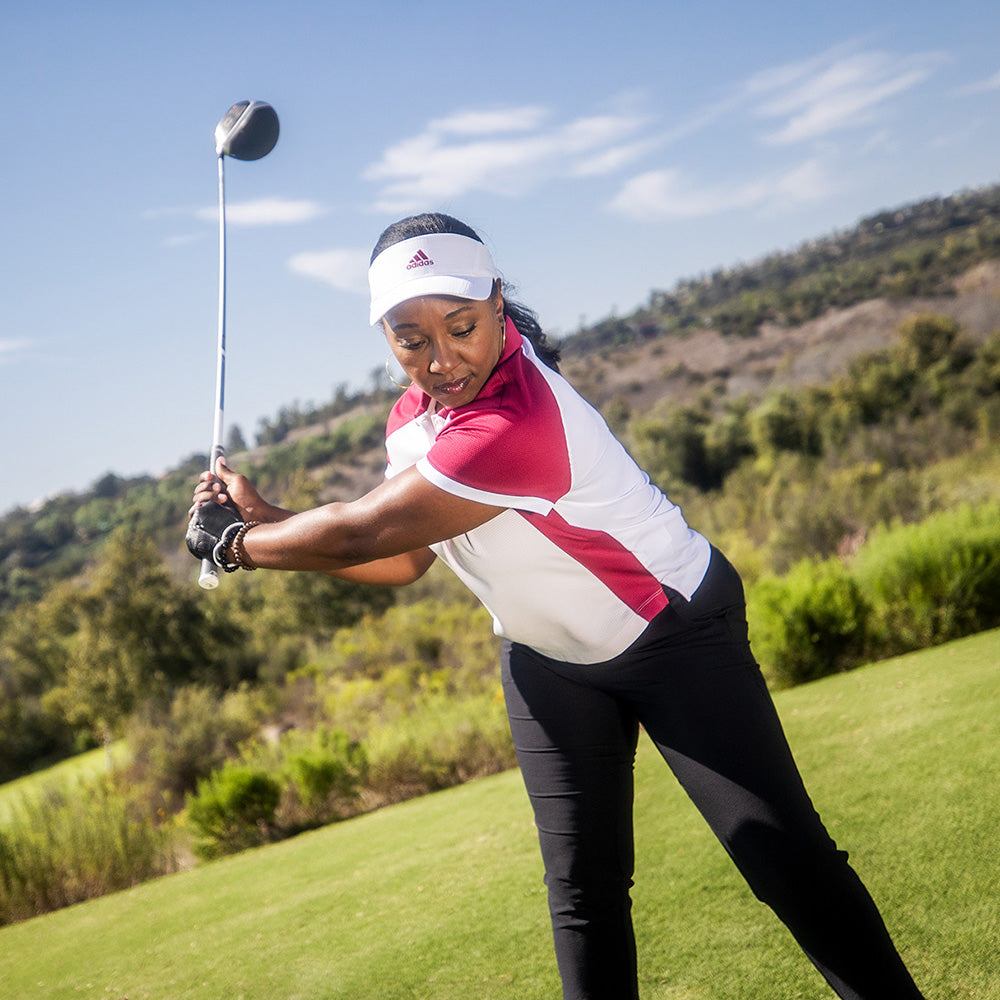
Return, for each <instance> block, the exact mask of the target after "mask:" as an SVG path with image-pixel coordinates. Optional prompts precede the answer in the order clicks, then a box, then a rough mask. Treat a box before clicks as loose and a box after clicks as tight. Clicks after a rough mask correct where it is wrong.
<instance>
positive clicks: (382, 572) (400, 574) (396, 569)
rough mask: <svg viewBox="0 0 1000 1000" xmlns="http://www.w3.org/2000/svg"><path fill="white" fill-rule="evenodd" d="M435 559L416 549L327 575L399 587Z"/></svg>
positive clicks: (412, 580)
mask: <svg viewBox="0 0 1000 1000" xmlns="http://www.w3.org/2000/svg"><path fill="white" fill-rule="evenodd" d="M254 530H255V531H256V529H254ZM436 558H437V556H435V555H434V553H433V552H432V551H431V550H430V549H427V548H424V549H417V550H415V551H414V552H404V553H403V554H402V555H398V556H389V557H388V558H386V559H373V560H372V561H371V562H366V563H359V564H358V565H357V566H348V567H347V568H346V569H334V570H329V571H328V573H327V575H328V576H335V577H336V578H337V579H338V580H349V581H350V582H351V583H371V584H377V585H380V586H383V587H401V586H403V585H405V584H407V583H413V582H414V581H416V580H419V579H420V578H421V577H422V576H423V575H424V573H426V572H427V570H429V569H430V567H431V563H433V562H434V560H435V559H436Z"/></svg>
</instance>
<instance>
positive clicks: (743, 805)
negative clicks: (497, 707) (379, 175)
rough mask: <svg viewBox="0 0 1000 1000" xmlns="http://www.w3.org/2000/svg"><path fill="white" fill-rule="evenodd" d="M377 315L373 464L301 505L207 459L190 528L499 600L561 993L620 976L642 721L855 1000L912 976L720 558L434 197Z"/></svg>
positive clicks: (266, 557) (324, 566) (266, 554)
mask: <svg viewBox="0 0 1000 1000" xmlns="http://www.w3.org/2000/svg"><path fill="white" fill-rule="evenodd" d="M369 281H370V286H371V296H372V299H371V322H372V324H373V325H381V326H382V329H383V331H384V333H385V336H386V338H387V340H388V344H389V348H390V350H391V352H392V354H393V356H394V358H395V360H396V361H397V362H398V364H399V365H400V366H401V367H402V368H403V370H404V371H405V372H406V374H407V375H408V376H409V378H410V379H411V380H412V383H411V385H410V386H409V387H408V388H407V389H406V391H405V392H404V394H403V396H402V397H401V399H400V400H399V401H398V402H397V404H396V405H395V407H394V408H393V410H392V413H391V415H390V417H389V421H388V427H387V436H386V449H387V454H388V466H387V472H386V479H385V481H384V483H382V484H381V485H380V486H378V487H377V488H376V489H374V490H373V491H372V492H371V493H369V494H368V495H367V496H364V497H362V498H361V499H360V500H355V501H353V502H350V503H333V504H328V505H326V506H323V507H319V508H317V509H315V510H310V511H306V512H304V513H300V514H293V513H291V512H290V511H286V510H282V509H280V508H276V507H273V506H272V505H270V504H268V503H266V502H265V501H263V500H262V499H261V497H260V496H259V495H258V494H257V492H256V491H255V490H254V489H253V488H252V486H251V485H250V484H249V483H248V482H247V480H246V479H245V478H244V477H243V476H240V475H237V474H236V473H234V472H233V471H232V470H230V469H229V468H227V467H226V465H225V464H224V463H222V462H221V461H220V463H219V466H218V468H217V470H216V473H217V478H214V477H212V475H211V474H210V473H205V474H203V476H202V479H201V481H200V483H199V485H198V487H197V489H196V492H195V496H194V506H193V507H192V521H191V526H190V527H189V530H188V543H189V547H190V548H191V551H192V553H193V554H194V555H195V556H196V557H197V558H203V557H206V556H211V557H213V558H214V559H215V561H216V563H217V564H218V565H221V566H223V567H225V568H226V569H228V570H235V569H237V568H240V567H242V568H244V569H255V568H258V567H259V568H267V569H286V570H319V571H322V572H326V573H330V574H333V575H335V576H339V577H342V578H345V579H349V580H353V581H362V582H369V583H378V584H401V583H408V582H411V581H413V580H415V579H417V578H418V577H420V576H421V575H422V574H423V573H424V572H426V570H427V568H428V567H429V566H430V564H431V563H432V561H433V560H434V559H435V557H440V558H442V559H444V560H445V562H446V563H447V564H448V565H449V566H450V567H451V568H452V569H453V570H454V571H455V572H456V573H457V574H458V575H459V576H460V577H461V579H462V580H464V581H465V582H466V583H467V584H468V586H469V587H470V588H471V589H472V590H473V591H474V592H475V593H476V595H477V596H478V597H479V598H480V599H481V600H482V602H483V604H484V605H485V606H486V607H487V608H488V609H489V611H490V612H491V613H492V615H493V618H494V623H495V629H496V632H497V634H498V635H500V636H501V637H502V673H503V686H504V693H505V697H506V702H507V711H508V715H509V718H510V724H511V731H512V733H513V736H514V742H515V746H516V748H517V754H518V760H519V762H520V765H521V771H522V773H523V776H524V781H525V784H526V786H527V790H528V793H529V796H530V798H531V801H532V805H533V808H534V812H535V820H536V825H537V828H538V833H539V840H540V844H541V850H542V856H543V859H544V863H545V871H546V875H545V881H546V884H547V886H548V893H549V908H550V912H551V918H552V927H553V933H554V938H555V947H556V955H557V960H558V964H559V970H560V974H561V977H562V982H563V996H564V998H566V1000H569V998H572V1000H582V998H600V1000H622V998H634V997H637V996H638V988H637V979H636V955H635V941H634V937H633V932H632V923H631V916H630V908H631V902H630V898H629V889H630V886H631V885H632V870H633V840H632V793H633V788H632V767H633V760H634V755H635V751H636V742H637V735H638V730H639V727H640V726H642V727H643V728H644V729H645V730H646V732H647V733H648V734H649V736H650V738H651V739H652V740H653V742H654V743H655V744H656V746H657V748H658V749H659V751H660V753H661V754H662V756H663V757H664V759H665V760H666V762H667V764H668V765H669V766H670V767H671V769H672V770H673V772H674V774H675V775H676V776H677V778H678V779H679V780H680V782H681V783H682V785H683V786H684V788H685V789H686V791H687V792H688V794H689V795H690V796H691V798H692V799H693V801H694V802H695V804H696V805H697V807H698V808H699V809H700V811H701V812H702V814H703V815H704V817H705V819H706V820H707V821H708V823H709V824H710V826H711V827H712V829H713V830H714V832H715V833H716V835H717V836H718V838H719V839H720V841H721V842H722V844H723V845H724V846H725V848H726V850H727V851H728V852H729V854H730V855H731V857H732V858H733V861H734V862H735V863H736V865H737V866H738V867H739V870H740V871H741V872H742V874H743V875H744V877H745V878H746V880H747V881H748V883H749V885H750V886H751V888H752V890H753V891H754V893H755V894H756V895H757V896H758V897H759V898H760V899H761V900H763V901H764V902H766V903H768V904H769V905H770V906H771V907H772V908H773V909H774V910H775V912H776V913H777V914H778V916H779V917H780V918H781V919H782V920H783V921H784V922H785V924H786V925H787V926H788V928H789V929H790V930H791V932H792V934H794V935H795V937H796V939H797V940H798V942H799V944H800V945H801V947H802V948H803V950H804V951H805V952H806V953H807V955H808V956H809V958H810V959H811V960H812V961H813V963H814V964H815V965H816V967H817V968H818V969H819V971H820V972H821V973H822V974H823V975H824V976H825V977H826V979H827V981H828V982H829V983H830V985H831V986H832V987H833V989H834V990H835V991H836V992H837V994H838V995H839V996H841V997H844V998H852V1000H910V998H919V997H920V996H921V994H920V993H919V991H918V990H917V988H916V986H915V985H914V983H913V980H912V979H911V978H910V976H909V974H908V972H907V971H906V969H905V967H904V966H903V963H902V961H901V959H900V958H899V956H898V954H897V952H896V950H895V948H894V946H893V944H892V942H891V940H890V938H889V935H888V932H887V931H886V928H885V926H884V924H883V922H882V919H881V917H880V916H879V913H878V911H877V909H876V907H875V904H874V903H873V901H872V899H871V897H870V896H869V894H868V892H867V891H866V889H865V888H864V886H863V885H862V884H861V882H860V880H859V879H858V877H857V876H856V875H855V873H854V871H853V870H852V869H851V867H850V866H849V865H848V863H847V855H846V853H844V852H841V851H838V850H837V848H836V845H835V844H834V843H833V841H832V840H831V839H830V837H829V836H828V834H827V832H826V830H825V829H824V827H823V825H822V823H821V821H820V819H819V817H818V815H817V814H816V812H815V810H814V808H813V806H812V804H811V802H810V800H809V797H808V795H807V793H806V791H805V789H804V787H803V785H802V782H801V779H800V777H799V775H798V772H797V769H796V766H795V764H794V762H793V760H792V757H791V753H790V751H789V749H788V746H787V744H786V742H785V738H784V736H783V733H782V730H781V725H780V723H779V721H778V717H777V715H776V713H775V711H774V707H773V705H772V703H771V700H770V697H769V695H768V692H767V689H766V687H765V684H764V681H763V679H762V677H761V674H760V671H759V669H758V667H757V664H756V663H755V661H754V659H753V656H752V654H751V652H750V647H749V643H748V641H747V629H746V622H745V608H744V599H743V588H742V584H741V582H740V579H739V576H738V575H737V573H736V571H735V570H734V569H733V568H732V566H731V565H730V564H729V562H728V561H727V560H726V558H725V557H724V556H723V555H722V553H721V552H719V551H718V550H717V549H715V548H714V547H713V546H712V545H711V544H710V543H709V542H708V541H707V540H706V539H705V538H703V537H702V536H701V535H700V534H698V533H697V532H695V531H693V530H692V529H691V528H690V527H689V526H688V525H687V524H686V523H685V521H684V519H683V517H682V515H681V512H680V510H679V509H678V508H677V507H676V506H674V505H673V504H672V503H671V502H670V501H669V500H668V499H667V498H666V497H665V496H664V495H663V494H662V493H660V491H659V490H657V489H656V488H655V487H654V486H653V485H651V484H650V482H649V479H648V477H647V476H646V475H645V474H644V473H642V472H641V471H640V470H639V469H638V468H637V467H636V465H635V464H634V463H633V462H632V460H631V459H630V458H629V456H628V455H627V453H626V452H625V450H624V449H623V448H622V446H621V445H620V444H619V443H618V441H617V440H615V438H614V437H613V436H612V435H611V433H610V431H609V430H608V428H607V426H606V425H605V423H604V421H603V420H602V419H601V417H600V416H599V415H598V414H597V413H596V411H595V410H593V409H592V408H591V407H590V406H589V405H588V404H587V403H586V402H584V400H583V399H582V398H581V397H580V396H579V395H578V394H577V393H576V392H575V391H574V390H573V389H572V388H571V387H570V386H569V385H568V383H567V382H566V381H565V380H564V379H563V378H562V377H561V376H560V375H559V374H558V372H557V370H556V361H557V358H558V355H557V353H556V352H555V351H554V350H553V349H552V348H551V347H550V346H549V345H547V344H546V342H545V339H544V336H543V335H542V334H541V331H540V330H539V328H538V325H537V323H536V322H535V321H534V317H533V315H532V314H530V313H529V312H527V311H526V310H524V309H522V308H520V307H517V306H515V305H513V304H511V303H509V302H507V301H506V300H505V298H504V295H503V289H502V285H501V281H500V278H499V274H498V272H497V270H496V268H495V266H494V264H493V261H492V259H491V257H490V254H489V252H488V250H487V249H486V247H485V246H484V245H483V243H482V242H481V240H480V239H479V237H478V236H477V235H476V233H475V232H474V231H473V230H472V229H470V228H469V227H468V226H465V225H464V224H463V223H460V222H458V221H457V220H455V219H452V218H450V217H449V216H445V215H436V214H431V215H422V216H415V217H413V218H409V219H404V220H402V221H401V222H399V223H396V224H395V225H393V226H391V227H390V228H389V229H387V230H386V231H385V233H383V234H382V237H381V238H380V240H379V242H378V244H377V245H376V247H375V250H374V252H373V254H372V261H371V268H370V271H369Z"/></svg>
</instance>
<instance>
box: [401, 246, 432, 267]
mask: <svg viewBox="0 0 1000 1000" xmlns="http://www.w3.org/2000/svg"><path fill="white" fill-rule="evenodd" d="M433 263H434V261H432V260H431V259H430V257H428V256H427V254H425V253H424V252H423V250H418V251H417V252H416V253H415V254H414V255H413V259H412V260H411V261H410V263H409V264H407V265H406V270H407V271H412V270H413V269H414V268H415V267H430V265H431V264H433Z"/></svg>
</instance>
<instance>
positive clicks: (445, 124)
mask: <svg viewBox="0 0 1000 1000" xmlns="http://www.w3.org/2000/svg"><path fill="white" fill-rule="evenodd" d="M551 119H552V113H551V112H550V111H548V110H547V109H545V108H542V107H539V106H537V105H530V106H524V107H513V108H502V109H487V110H481V111H475V110H473V111H463V112H459V113H456V114H454V115H450V116H448V117H445V118H438V119H435V120H433V121H431V122H429V123H428V124H427V126H426V128H425V129H424V130H423V131H422V132H421V133H419V134H418V135H415V136H412V137H410V138H408V139H403V140H401V141H400V142H398V143H396V144H395V145H393V146H390V147H389V148H388V149H387V150H386V151H385V152H384V153H383V154H382V157H381V159H380V160H379V161H378V162H377V163H374V164H372V166H370V167H369V168H368V169H367V170H366V171H365V175H364V176H365V178H366V179H367V180H371V181H375V182H377V183H378V184H379V185H380V190H379V192H378V195H377V196H376V204H375V207H376V208H377V209H379V210H381V211H387V212H405V211H411V210H413V209H416V208H421V207H426V206H427V205H436V204H441V203H443V202H447V201H449V200H450V199H453V198H456V197H459V196H461V195H463V194H467V193H468V192H470V191H487V192H491V193H493V194H500V195H506V196H514V195H517V194H521V193H524V192H525V191H528V190H531V189H533V188H534V187H535V186H536V185H538V184H539V183H541V182H542V181H544V180H547V179H552V178H558V177H567V176H574V175H575V176H586V175H593V174H596V173H603V172H607V171H609V170H614V169H619V168H620V167H621V166H622V165H624V164H626V163H629V162H632V161H633V160H634V159H635V158H636V156H638V155H641V153H642V152H643V150H644V148H645V146H644V144H643V143H642V142H636V141H635V138H634V137H635V136H636V133H637V132H638V131H639V130H640V129H641V128H642V127H643V125H644V124H645V123H646V120H645V118H644V117H643V116H642V115H640V114H637V113H635V112H631V111H615V112H609V113H601V114H593V115H586V116H582V117H578V118H575V119H572V120H570V121H566V122H554V121H552V120H551Z"/></svg>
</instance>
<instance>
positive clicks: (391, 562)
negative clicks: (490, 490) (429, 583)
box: [243, 469, 505, 583]
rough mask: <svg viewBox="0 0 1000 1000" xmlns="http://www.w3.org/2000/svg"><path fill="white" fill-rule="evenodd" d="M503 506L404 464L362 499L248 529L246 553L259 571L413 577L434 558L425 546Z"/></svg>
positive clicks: (365, 577) (380, 579)
mask: <svg viewBox="0 0 1000 1000" xmlns="http://www.w3.org/2000/svg"><path fill="white" fill-rule="evenodd" d="M503 510H505V508H503V507H493V506H489V505H487V504H482V503H478V502H477V501H474V500H466V499H464V498H462V497H456V496H454V495H452V494H451V493H446V492H445V491H444V490H442V489H439V488H438V487H437V486H433V485H431V483H429V482H428V481H427V480H426V479H424V477H423V476H421V475H420V473H419V472H417V470H416V469H407V470H406V471H405V472H403V473H400V474H399V475H398V476H395V477H394V478H392V479H390V480H387V481H386V482H384V483H382V484H381V485H380V486H377V487H376V488H375V489H374V490H372V491H371V492H370V493H368V494H366V495H365V496H363V497H361V498H360V499H359V500H354V501H351V502H350V503H332V504H326V505H325V506H323V507H317V508H315V509H313V510H308V511H304V512H303V513H301V514H292V515H290V516H288V517H285V518H284V519H282V520H280V521H274V522H270V523H266V524H261V525H258V526H257V527H255V528H253V529H252V530H251V531H248V532H247V533H246V534H245V536H244V538H243V551H244V552H245V553H246V555H247V557H248V558H249V559H250V561H251V562H252V563H253V564H254V565H255V566H259V567H261V568H264V569H289V570H318V571H319V572H323V573H330V574H335V575H338V576H341V575H344V578H345V579H353V580H356V581H361V580H364V581H365V582H380V583H382V582H410V581H411V580H413V579H416V578H417V576H419V575H421V574H422V573H423V572H425V571H426V569H427V567H428V566H430V563H431V561H433V553H431V552H430V550H429V549H427V546H429V545H431V544H433V543H434V542H440V541H443V540H444V539H446V538H454V537H455V536H456V535H461V534H464V533H465V532H467V531H471V530H472V529H473V528H477V527H479V525H481V524H485V523H486V522H487V521H489V520H491V519H492V518H494V517H496V516H497V515H498V514H500V513H502V512H503ZM344 570H352V572H351V573H350V575H349V576H348V575H346V574H342V571H344ZM387 578H388V579H387Z"/></svg>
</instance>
